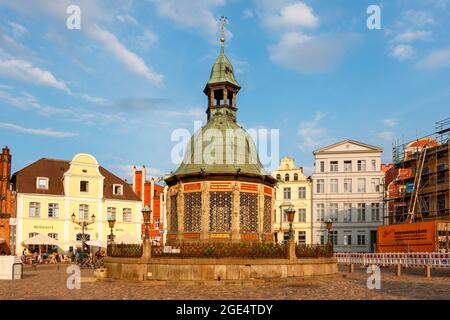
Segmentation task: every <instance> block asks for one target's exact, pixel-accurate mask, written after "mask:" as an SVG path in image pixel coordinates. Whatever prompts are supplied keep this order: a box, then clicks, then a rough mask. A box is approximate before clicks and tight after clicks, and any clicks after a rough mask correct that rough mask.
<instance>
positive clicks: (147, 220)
mask: <svg viewBox="0 0 450 320" xmlns="http://www.w3.org/2000/svg"><path fill="white" fill-rule="evenodd" d="M151 213H152V209H150V207H149V206H145V207H144V208H142V216H143V218H144V223H145V235H144V239H145V240H149V239H150V236H149V234H148V233H149V231H150V217H151Z"/></svg>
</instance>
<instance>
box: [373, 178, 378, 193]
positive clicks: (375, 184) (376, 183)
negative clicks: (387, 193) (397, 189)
mask: <svg viewBox="0 0 450 320" xmlns="http://www.w3.org/2000/svg"><path fill="white" fill-rule="evenodd" d="M371 185H372V192H380V179H378V178H373V179H372V180H371Z"/></svg>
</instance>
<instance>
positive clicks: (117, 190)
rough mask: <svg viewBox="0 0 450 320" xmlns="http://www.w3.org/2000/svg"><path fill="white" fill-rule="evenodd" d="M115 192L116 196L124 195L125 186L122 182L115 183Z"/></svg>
mask: <svg viewBox="0 0 450 320" xmlns="http://www.w3.org/2000/svg"><path fill="white" fill-rule="evenodd" d="M113 194H114V195H116V196H121V195H123V186H122V185H121V184H114V185H113Z"/></svg>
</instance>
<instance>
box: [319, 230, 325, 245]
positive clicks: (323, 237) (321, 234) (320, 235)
mask: <svg viewBox="0 0 450 320" xmlns="http://www.w3.org/2000/svg"><path fill="white" fill-rule="evenodd" d="M317 242H318V243H319V244H321V245H324V244H325V235H324V234H323V233H322V232H321V233H319V234H318V235H317Z"/></svg>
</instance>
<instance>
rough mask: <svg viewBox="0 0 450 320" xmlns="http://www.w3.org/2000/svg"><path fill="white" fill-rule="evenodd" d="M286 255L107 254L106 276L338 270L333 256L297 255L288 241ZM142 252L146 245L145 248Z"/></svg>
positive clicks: (225, 277) (181, 277)
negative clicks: (125, 255)
mask: <svg viewBox="0 0 450 320" xmlns="http://www.w3.org/2000/svg"><path fill="white" fill-rule="evenodd" d="M286 249H287V255H286V258H283V259H280V258H258V259H253V258H219V259H215V258H175V257H170V258H167V257H151V256H149V254H145V253H144V255H143V257H141V258H122V257H106V258H105V260H104V262H105V268H106V269H107V275H106V277H107V278H108V279H114V280H155V281H177V282H178V281H200V282H201V281H216V282H219V281H221V282H224V283H226V282H236V281H256V280H282V279H285V280H289V279H295V278H304V277H317V276H327V275H334V274H337V273H338V265H337V259H336V258H333V257H330V258H328V257H321V258H300V259H299V258H297V257H296V255H295V244H294V243H293V241H292V242H291V243H288V246H287V248H286ZM144 252H145V249H144Z"/></svg>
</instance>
